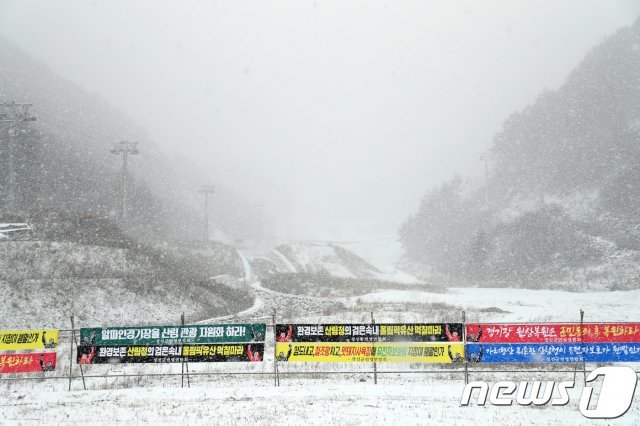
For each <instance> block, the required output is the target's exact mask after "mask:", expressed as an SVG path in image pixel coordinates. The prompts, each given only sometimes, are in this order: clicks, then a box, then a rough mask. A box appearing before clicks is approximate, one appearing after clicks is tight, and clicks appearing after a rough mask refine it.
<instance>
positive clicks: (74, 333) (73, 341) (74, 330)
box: [69, 315, 87, 390]
mask: <svg viewBox="0 0 640 426" xmlns="http://www.w3.org/2000/svg"><path fill="white" fill-rule="evenodd" d="M73 343H75V344H76V347H77V346H78V340H77V339H76V327H75V324H74V321H73V315H71V355H70V356H71V360H70V363H73ZM69 376H71V374H69ZM80 376H82V388H83V389H84V390H87V383H86V382H85V380H84V369H83V368H82V364H80ZM69 390H71V378H69Z"/></svg>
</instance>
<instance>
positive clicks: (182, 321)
mask: <svg viewBox="0 0 640 426" xmlns="http://www.w3.org/2000/svg"><path fill="white" fill-rule="evenodd" d="M180 324H182V325H183V326H184V324H185V322H184V311H182V315H180ZM185 365H186V367H187V387H188V388H190V387H191V380H189V364H187V363H186V362H184V361H182V387H184V368H185Z"/></svg>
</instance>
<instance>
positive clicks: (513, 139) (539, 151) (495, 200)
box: [400, 20, 640, 290]
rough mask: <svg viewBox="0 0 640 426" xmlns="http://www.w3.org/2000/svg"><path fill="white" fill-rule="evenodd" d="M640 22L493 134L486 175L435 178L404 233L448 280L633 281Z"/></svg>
mask: <svg viewBox="0 0 640 426" xmlns="http://www.w3.org/2000/svg"><path fill="white" fill-rule="evenodd" d="M638 76H640V20H638V21H637V22H636V23H635V24H634V25H633V26H632V27H629V28H624V29H621V30H619V31H618V32H616V33H615V34H613V35H612V36H611V37H609V38H608V39H607V40H605V41H604V42H603V43H602V44H600V45H599V46H597V47H595V48H594V49H593V50H592V51H591V52H590V53H589V54H588V55H587V56H586V57H585V59H584V60H583V61H582V63H581V64H580V65H579V66H578V67H577V68H576V69H575V70H574V71H573V72H572V73H571V74H570V75H569V77H568V78H567V81H566V82H565V84H564V85H563V86H562V87H560V88H559V89H558V90H556V91H553V92H551V91H547V92H544V93H542V94H541V95H540V96H539V97H538V99H537V100H536V101H535V102H534V103H533V104H532V105H530V106H528V107H527V108H525V109H524V110H523V111H521V112H517V113H514V114H513V115H511V116H510V117H509V118H508V119H507V120H506V121H505V123H504V126H503V128H502V130H501V131H500V132H498V133H497V135H496V136H495V139H494V142H493V145H492V147H491V150H490V153H489V162H490V164H491V167H490V174H489V179H488V181H487V182H485V185H484V187H482V188H480V189H473V188H469V187H468V185H465V184H464V183H463V180H462V179H460V178H456V179H453V180H452V181H450V182H447V183H446V184H444V185H442V186H441V187H439V188H434V189H432V190H431V191H430V192H428V193H427V195H426V196H425V197H424V199H423V200H422V203H421V206H420V209H419V211H418V212H417V213H416V214H415V215H414V216H412V217H411V218H409V219H408V220H407V222H405V224H404V225H403V227H402V229H401V231H400V234H401V238H402V241H403V245H404V247H405V249H406V251H407V256H408V257H409V258H410V259H411V260H412V261H413V262H414V263H415V264H416V265H423V266H424V265H428V266H431V267H433V268H434V269H435V270H436V271H437V272H439V273H441V274H443V275H444V276H448V277H450V278H453V279H454V280H456V281H458V282H460V281H469V282H471V283H481V284H484V285H496V284H499V285H508V286H526V287H553V288H557V287H566V288H571V289H578V290H579V289H585V288H637V287H638V286H639V285H640V266H639V265H640V251H639V250H640V242H639V241H640V238H639V237H640V215H639V213H640V179H639V178H640V166H638V164H640V78H639V77H638Z"/></svg>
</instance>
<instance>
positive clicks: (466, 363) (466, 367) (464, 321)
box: [462, 311, 469, 385]
mask: <svg viewBox="0 0 640 426" xmlns="http://www.w3.org/2000/svg"><path fill="white" fill-rule="evenodd" d="M466 341H467V313H466V312H465V311H462V347H463V348H464V349H465V352H464V384H465V385H468V384H469V360H468V359H467V351H466V349H467V344H466Z"/></svg>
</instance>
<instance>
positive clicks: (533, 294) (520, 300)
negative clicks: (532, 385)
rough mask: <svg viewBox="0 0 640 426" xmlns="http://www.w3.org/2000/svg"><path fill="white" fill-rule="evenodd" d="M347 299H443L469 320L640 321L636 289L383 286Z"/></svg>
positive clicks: (384, 301) (430, 301)
mask: <svg viewBox="0 0 640 426" xmlns="http://www.w3.org/2000/svg"><path fill="white" fill-rule="evenodd" d="M349 302H350V304H351V305H353V304H356V303H357V304H363V303H367V304H387V303H392V304H396V303H417V304H419V303H423V304H439V303H443V304H448V305H453V306H459V307H460V310H467V311H469V315H471V317H469V316H468V319H469V321H476V320H480V319H482V320H487V319H491V321H525V322H532V321H572V322H573V321H579V320H580V316H579V310H580V309H582V310H583V311H584V312H585V317H584V319H585V321H588V322H590V321H640V290H631V291H608V292H591V293H572V292H566V291H556V290H528V289H517V288H451V289H449V291H448V292H446V293H431V292H419V291H399V290H387V291H382V292H378V293H370V294H366V295H363V296H357V297H353V298H350V300H349ZM496 308H497V309H496ZM474 311H475V313H474ZM474 316H477V317H479V318H477V319H474V318H473V317H474Z"/></svg>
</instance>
